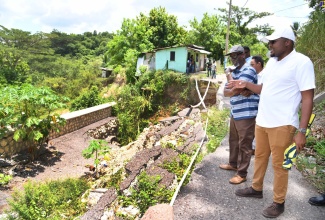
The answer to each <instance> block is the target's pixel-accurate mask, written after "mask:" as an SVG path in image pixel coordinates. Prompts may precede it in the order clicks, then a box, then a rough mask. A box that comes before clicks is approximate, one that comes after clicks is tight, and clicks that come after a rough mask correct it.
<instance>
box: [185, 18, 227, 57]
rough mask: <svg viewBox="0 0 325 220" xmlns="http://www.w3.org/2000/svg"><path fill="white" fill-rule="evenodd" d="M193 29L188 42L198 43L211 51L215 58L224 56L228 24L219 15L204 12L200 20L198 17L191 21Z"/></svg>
mask: <svg viewBox="0 0 325 220" xmlns="http://www.w3.org/2000/svg"><path fill="white" fill-rule="evenodd" d="M189 23H190V27H191V30H190V31H189V33H188V37H187V40H186V43H187V44H197V45H200V46H203V47H204V48H205V49H206V50H208V51H210V52H211V53H212V54H211V56H212V57H213V58H215V59H220V58H222V57H223V50H224V45H225V37H224V36H225V34H226V32H225V31H226V26H225V25H224V24H223V22H222V21H221V20H220V18H219V17H218V16H215V15H211V16H210V15H208V14H207V13H205V14H203V18H202V20H201V21H200V22H199V21H198V20H197V19H196V18H194V19H193V20H192V21H189Z"/></svg>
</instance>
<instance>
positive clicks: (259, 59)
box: [252, 56, 264, 68]
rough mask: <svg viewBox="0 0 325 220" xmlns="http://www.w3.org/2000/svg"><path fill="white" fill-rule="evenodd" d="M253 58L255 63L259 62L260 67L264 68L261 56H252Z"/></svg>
mask: <svg viewBox="0 0 325 220" xmlns="http://www.w3.org/2000/svg"><path fill="white" fill-rule="evenodd" d="M253 59H254V60H255V62H256V63H261V66H262V68H264V60H263V58H262V57H261V56H253V57H252V60H253Z"/></svg>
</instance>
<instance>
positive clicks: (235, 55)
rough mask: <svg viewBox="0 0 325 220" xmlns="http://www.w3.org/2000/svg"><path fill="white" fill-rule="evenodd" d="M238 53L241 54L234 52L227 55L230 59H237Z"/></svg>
mask: <svg viewBox="0 0 325 220" xmlns="http://www.w3.org/2000/svg"><path fill="white" fill-rule="evenodd" d="M240 54H242V53H236V54H234V55H230V56H229V57H230V58H231V59H237V57H238V56H239V55H240Z"/></svg>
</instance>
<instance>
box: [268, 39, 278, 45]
mask: <svg viewBox="0 0 325 220" xmlns="http://www.w3.org/2000/svg"><path fill="white" fill-rule="evenodd" d="M278 40H279V39H276V40H269V44H272V45H273V44H275V43H276V42H277V41H278Z"/></svg>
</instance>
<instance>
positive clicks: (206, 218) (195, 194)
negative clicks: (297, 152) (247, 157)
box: [173, 137, 325, 220]
mask: <svg viewBox="0 0 325 220" xmlns="http://www.w3.org/2000/svg"><path fill="white" fill-rule="evenodd" d="M227 139H228V137H225V139H224V141H223V142H222V144H221V146H220V147H218V149H217V150H216V151H215V152H214V153H211V154H209V155H207V156H206V157H205V158H204V159H203V161H202V162H201V163H200V164H198V165H197V167H196V168H195V170H194V172H193V173H192V178H191V181H190V183H189V184H188V185H186V186H185V187H183V188H182V189H181V191H180V194H179V195H178V197H177V198H176V201H175V203H174V205H173V211H174V219H175V220H194V219H195V220H217V219H219V220H222V219H224V220H226V219H238V220H239V219H240V220H246V219H247V220H248V219H266V218H264V217H263V216H262V210H263V209H264V208H265V207H267V206H268V205H270V204H271V203H272V202H273V200H272V197H273V192H272V189H273V169H272V166H271V163H269V166H268V170H267V173H266V176H265V179H264V190H263V191H264V193H263V194H264V197H263V199H256V198H243V197H237V196H236V195H235V190H236V189H239V188H245V187H249V186H251V183H252V177H253V169H254V156H253V157H252V160H251V165H250V167H249V170H248V180H247V182H244V183H242V184H239V185H232V184H230V183H229V179H230V178H231V177H232V176H233V175H234V174H235V171H225V170H222V169H220V168H219V164H222V163H227V162H228V157H229V150H228V149H229V146H228V141H227ZM316 195H319V194H318V193H317V190H316V188H314V187H313V186H312V185H311V184H309V183H308V182H307V181H306V180H305V179H304V177H303V176H302V175H301V173H300V172H299V171H298V170H296V169H295V168H293V169H292V170H291V171H290V174H289V189H288V193H287V198H286V203H285V212H284V213H283V214H282V215H280V216H279V217H278V218H277V219H281V220H282V219H283V220H284V219H285V220H298V219H299V220H300V219H301V220H309V219H310V220H314V219H315V220H316V219H317V220H318V219H319V220H324V219H325V206H323V207H317V206H312V205H310V204H309V203H308V199H309V198H310V197H311V196H316Z"/></svg>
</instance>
